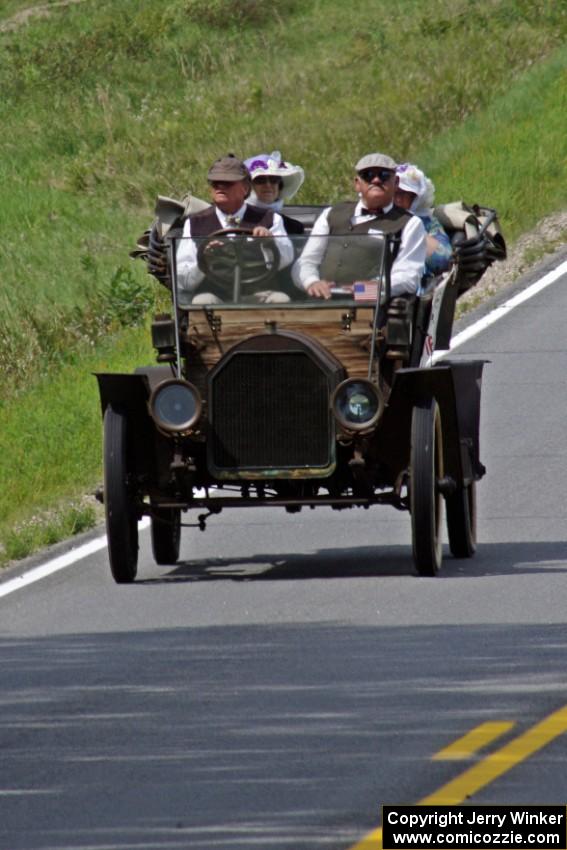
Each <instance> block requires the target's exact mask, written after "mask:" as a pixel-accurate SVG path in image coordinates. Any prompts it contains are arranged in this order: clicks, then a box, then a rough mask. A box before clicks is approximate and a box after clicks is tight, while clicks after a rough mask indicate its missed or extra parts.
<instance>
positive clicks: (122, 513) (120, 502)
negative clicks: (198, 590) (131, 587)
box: [104, 405, 138, 584]
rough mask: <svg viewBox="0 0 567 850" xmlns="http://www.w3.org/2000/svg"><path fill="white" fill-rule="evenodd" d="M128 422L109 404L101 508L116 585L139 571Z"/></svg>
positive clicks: (133, 576)
mask: <svg viewBox="0 0 567 850" xmlns="http://www.w3.org/2000/svg"><path fill="white" fill-rule="evenodd" d="M127 426H128V423H127V419H126V416H125V415H124V414H123V413H121V412H119V411H116V410H114V409H113V408H112V407H111V406H110V405H109V406H108V407H107V408H106V411H105V414H104V508H105V513H106V534H107V538H108V557H109V561H110V571H111V573H112V577H113V578H114V581H115V582H116V583H117V584H129V583H130V582H133V581H134V579H135V578H136V573H137V572H138V519H137V516H136V511H135V506H134V504H133V501H132V496H131V493H130V489H129V487H128V472H129V470H128V444H127V433H128V427H127Z"/></svg>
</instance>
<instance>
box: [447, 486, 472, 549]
mask: <svg viewBox="0 0 567 850" xmlns="http://www.w3.org/2000/svg"><path fill="white" fill-rule="evenodd" d="M447 532H448V534H449V548H450V550H451V554H452V555H453V556H454V557H455V558H472V556H473V555H474V553H475V552H476V481H471V483H470V484H468V485H467V486H466V487H461V488H460V489H459V490H457V491H456V492H455V493H452V494H451V495H450V496H447Z"/></svg>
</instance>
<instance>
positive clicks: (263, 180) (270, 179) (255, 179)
mask: <svg viewBox="0 0 567 850" xmlns="http://www.w3.org/2000/svg"><path fill="white" fill-rule="evenodd" d="M280 180H281V177H275V176H274V177H270V176H269V175H267V174H265V175H262V176H261V177H253V178H252V182H253V183H279V182H280Z"/></svg>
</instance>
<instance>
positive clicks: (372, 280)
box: [167, 230, 391, 312]
mask: <svg viewBox="0 0 567 850" xmlns="http://www.w3.org/2000/svg"><path fill="white" fill-rule="evenodd" d="M215 237H218V240H217V241H218V242H219V244H220V243H221V242H222V243H223V244H225V245H226V244H228V241H229V240H230V242H231V243H232V244H231V248H233V249H234V250H238V248H239V246H240V247H243V248H244V249H246V248H250V247H252V246H257V247H258V248H259V249H260V250H262V242H263V240H266V242H267V243H268V244H267V245H266V246H265V250H264V251H263V253H264V255H265V253H266V250H268V252H269V248H268V245H269V244H270V243H271V244H272V245H273V244H275V245H278V244H279V245H281V246H282V251H281V252H278V253H279V254H280V256H282V255H283V253H284V251H283V248H284V247H285V249H286V251H287V252H289V250H290V246H291V248H292V255H293V259H292V260H291V261H290V262H288V263H287V265H285V266H283V267H282V266H280V268H279V269H278V270H276V271H275V272H273V271H272V272H271V275H272V276H275V277H277V276H278V275H281V274H282V273H284V274H286V275H287V277H288V278H289V279H290V280H289V283H288V288H287V289H286V292H287V293H288V296H289V297H290V298H291V300H285V299H284V300H283V301H278V300H273V301H272V300H269V301H266V300H258V301H256V300H255V297H256V296H255V295H254V296H251V295H244V296H243V297H242V299H241V300H238V301H234V300H228V299H225V298H224V297H223V298H222V299H221V300H220V301H215V300H211V302H204V301H200V302H199V303H196V304H195V303H193V302H192V301H191V302H189V301H188V300H187V296H188V294H189V293H191V292H193V291H194V289H198V288H199V287H200V286H201V283H198V284H197V285H196V286H195V287H194V289H193V290H190V289H188V287H180V269H179V246H180V245H181V244H182V243H184V242H187V243H191V248H190V251H191V252H192V254H193V253H194V255H195V262H194V264H193V266H194V268H195V270H196V274H197V275H201V279H202V280H204V279H206V278H205V277H204V273H203V272H202V270H201V266H200V265H198V263H197V260H196V257H197V253H198V252H199V249H200V247H201V246H204V245H206V244H207V243H210V242H211V240H212V239H214V238H215ZM268 240H269V241H268ZM319 240H321V244H323V243H324V244H325V246H326V247H325V250H326V249H327V246H329V244H330V245H331V246H334V247H335V250H339V251H340V250H341V249H342V248H348V247H351V246H358V247H360V246H363V245H368V244H369V243H370V242H371V245H372V252H374V251H375V248H376V245H377V243H378V244H379V250H378V252H377V254H376V261H375V267H374V268H373V269H372V276H371V277H370V276H368V277H366V279H364V278H363V277H362V276H356V275H352V277H353V280H352V283H353V284H354V283H356V284H357V295H356V296H355V294H354V293H353V292H352V291H349V290H348V288H350V287H351V286H352V284H351V283H348V282H344V283H339V284H337V285H336V287H335V286H333V296H332V297H331V298H329V299H325V298H314V297H309V296H308V295H307V293H306V292H305V289H302V287H301V286H300V284H299V283H298V282H297V279H296V278H297V277H298V276H299V275H300V274H301V272H300V271H299V269H300V267H301V265H302V261H303V259H304V252H305V251H306V249H307V248H310V247H312V246H313V245H316V244H317V242H318V241H319ZM167 242H168V248H169V258H170V268H171V283H172V298H173V306H174V310H175V311H176V312H177V311H178V310H182V311H184V312H185V311H187V312H191V311H194V310H199V311H202V310H203V307H205V308H209V309H215V310H217V309H221V310H243V309H246V310H255V309H263V310H266V309H277V310H293V311H295V310H298V309H299V310H314V309H317V310H320V309H327V308H329V309H331V308H332V309H336V308H337V307H342V308H345V309H346V308H350V309H352V308H356V307H361V306H362V307H371V306H374V305H375V304H376V300H375V298H376V296H375V295H374V296H372V294H370V293H373V292H376V293H377V296H378V301H379V302H381V303H384V301H385V300H387V299H388V296H389V292H390V273H389V272H390V268H389V267H390V265H391V262H390V256H391V240H390V238H389V236H388V234H385V233H382V232H379V231H372V232H371V233H364V234H361V233H344V234H333V235H325V234H310V233H305V234H302V235H301V236H297V235H291V236H289V235H288V236H280V235H275V236H272V235H270V236H253V235H252V234H251V233H230V232H227V233H224V232H222V231H219V232H218V233H216V232H215V233H213V234H211V235H209V236H196V237H192V236H183V235H182V234H181V233H180V231H179V230H177V232H170V233H169V234H168V236H167ZM267 264H269V262H268V261H267ZM224 265H225V266H226V268H227V269H228V271H227V272H226V274H227V275H228V274H229V269H230V263H229V262H228V261H227V262H225V264H224ZM234 268H235V275H236V269H237V264H236V263H235V266H234ZM377 269H379V273H378V274H376V270H377ZM269 278H270V275H268V280H267V282H266V289H267V290H268V291H273V290H276V291H278V290H279V289H280V288H281V287H280V286H278V285H277V284H278V282H277V281H275V282H274V283H275V284H276V285H272V281H271V280H270V279H269ZM213 280H214V278H213ZM292 282H293V284H295V288H294V286H293V285H291V283H292ZM333 283H334V282H333ZM223 285H224V286H230V284H227V282H226V281H225V283H224V284H223ZM251 285H252V286H254V283H252V284H251ZM343 287H346V288H347V289H345V295H344V297H343V296H342V293H341V292H340V291H339V290H340V289H341V288H343ZM235 289H236V288H235ZM296 290H297V300H294V299H293V294H294V293H295V291H296ZM256 294H259V295H261V294H262V292H258V291H257V290H256ZM193 298H194V295H193Z"/></svg>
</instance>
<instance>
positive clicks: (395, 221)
mask: <svg viewBox="0 0 567 850" xmlns="http://www.w3.org/2000/svg"><path fill="white" fill-rule="evenodd" d="M355 171H356V177H355V180H354V187H355V189H356V191H357V192H358V196H359V200H358V201H344V202H343V203H339V204H337V205H336V206H334V207H327V209H325V210H323V212H322V213H321V215H320V216H319V218H318V219H317V221H316V222H315V224H314V225H313V230H312V231H311V236H310V237H309V239H308V240H307V243H306V246H305V248H304V250H303V252H302V254H301V256H300V257H299V259H298V260H297V262H296V263H295V265H294V267H293V277H294V281H295V284H296V285H297V286H299V287H300V288H301V289H304V290H305V291H306V292H307V294H308V295H309V296H311V297H312V298H324V299H329V298H331V294H332V292H331V291H332V288H333V287H335V286H340V287H344V286H345V285H346V286H348V285H349V284H352V283H354V281H357V282H362V283H366V284H375V283H376V278H374V277H373V274H374V273H375V266H376V255H375V254H373V252H372V251H370V252H369V251H368V241H367V240H365V246H366V247H365V251H366V256H363V257H362V258H361V254H360V251H359V252H356V253H357V257H356V262H353V261H352V260H351V259H350V256H349V252H348V246H349V244H352V243H349V242H346V241H345V242H343V240H340V241H339V240H336V242H335V243H334V244H333V245H332V246H329V242H328V240H327V239H325V238H324V237H326V236H329V235H331V236H332V235H340V234H358V233H361V234H370V235H371V234H372V232H373V231H374V232H376V231H380V232H381V233H387V234H400V241H399V243H398V244H397V245H396V246H395V248H394V253H395V256H394V259H393V263H392V268H391V285H392V286H391V295H392V297H396V296H399V295H413V294H415V293H416V292H417V291H418V288H419V286H420V283H421V278H422V275H423V269H424V264H425V229H424V227H423V224H422V223H421V220H420V219H419V218H418V217H417V216H414V215H412V214H411V213H408V212H406V211H405V210H402V209H401V208H399V207H396V206H394V203H393V201H394V192H395V191H396V185H397V179H396V163H395V162H394V160H393V159H392V158H391V157H389V156H386V155H385V154H381V153H371V154H367V155H366V156H363V157H362V159H361V160H359V161H358V162H357V164H356V166H355ZM353 242H354V240H353ZM329 247H332V250H328V248H329ZM350 254H353V252H352V251H351V252H350ZM361 259H362V262H361Z"/></svg>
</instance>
